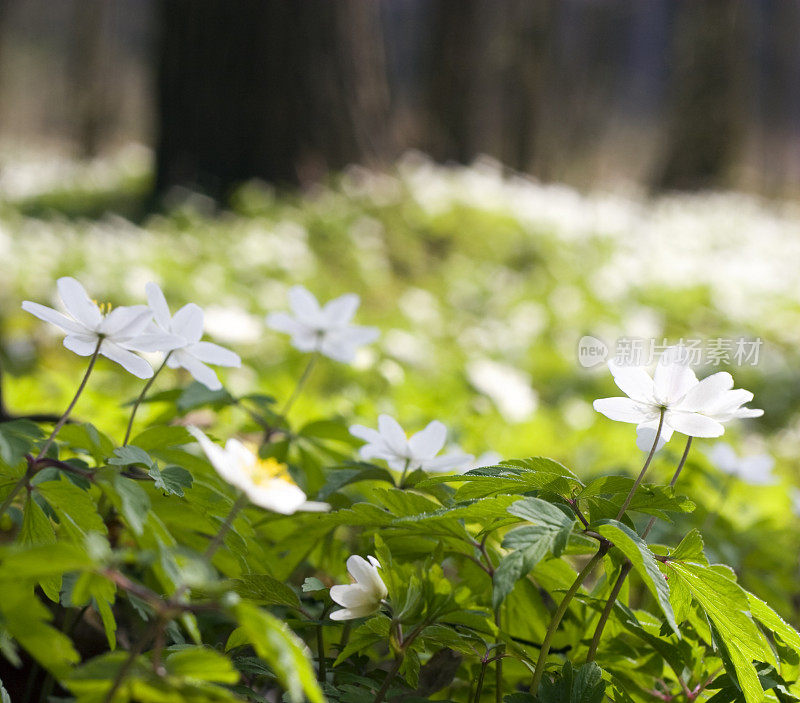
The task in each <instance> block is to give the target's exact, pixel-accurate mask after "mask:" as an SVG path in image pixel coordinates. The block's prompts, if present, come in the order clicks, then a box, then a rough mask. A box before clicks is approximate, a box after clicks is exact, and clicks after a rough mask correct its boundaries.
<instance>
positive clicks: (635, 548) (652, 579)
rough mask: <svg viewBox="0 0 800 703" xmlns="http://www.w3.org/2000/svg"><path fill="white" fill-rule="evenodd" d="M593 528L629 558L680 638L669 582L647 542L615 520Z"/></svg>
mask: <svg viewBox="0 0 800 703" xmlns="http://www.w3.org/2000/svg"><path fill="white" fill-rule="evenodd" d="M595 529H596V530H597V531H598V532H599V533H600V534H601V535H603V537H605V538H606V539H608V540H610V541H611V542H613V543H614V546H615V547H616V548H617V549H619V550H620V551H621V552H622V553H623V554H624V555H625V556H626V557H627V558H628V559H629V560H630V562H631V564H633V568H634V569H636V572H637V573H638V574H639V576H640V577H641V578H642V580H643V581H644V583H645V585H646V586H647V589H648V590H649V591H650V593H652V594H653V597H654V598H655V599H656V601H657V602H658V605H659V606H660V607H661V611H662V612H663V613H664V616H665V617H666V618H667V622H668V623H669V626H670V627H671V628H672V631H673V632H674V633H675V634H676V635H677V636H678V638H679V639H680V636H681V634H680V631H679V630H678V624H677V623H676V622H675V614H674V612H673V610H672V605H671V604H670V600H669V584H668V583H667V581H666V579H665V578H664V574H662V573H661V570H660V569H659V568H658V561H657V560H656V558H655V555H654V554H653V553H652V552H651V551H650V549H649V548H648V546H647V543H646V542H645V541H644V540H643V539H642V538H641V537H639V535H637V534H636V533H635V532H634V531H633V530H631V529H630V528H629V527H627V526H625V525H623V524H622V523H621V522H617V521H616V520H609V521H607V522H602V523H600V524H598V525H596V526H595Z"/></svg>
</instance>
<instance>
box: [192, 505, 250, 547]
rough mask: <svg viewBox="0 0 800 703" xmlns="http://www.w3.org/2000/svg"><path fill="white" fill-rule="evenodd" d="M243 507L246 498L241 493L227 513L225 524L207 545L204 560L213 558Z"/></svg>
mask: <svg viewBox="0 0 800 703" xmlns="http://www.w3.org/2000/svg"><path fill="white" fill-rule="evenodd" d="M245 505H247V496H246V495H245V494H244V493H242V494H241V495H240V496H239V497H238V498H237V499H236V501H235V502H234V504H233V507H232V508H231V510H230V512H229V513H228V517H226V518H225V522H223V523H222V527H220V528H219V532H217V534H215V535H214V538H213V539H212V540H211V541H210V542H209V543H208V547H207V548H206V551H205V552H204V553H203V556H204V557H205V558H206V559H211V557H213V556H214V554H215V553H216V551H217V550H218V549H219V548H220V546H221V545H222V541H223V540H224V539H225V535H227V534H228V530H230V529H231V525H233V521H234V520H235V519H236V516H237V515H238V514H239V511H240V510H241V509H242V508H243V507H244V506H245Z"/></svg>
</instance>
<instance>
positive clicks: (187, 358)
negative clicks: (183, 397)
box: [177, 350, 222, 391]
mask: <svg viewBox="0 0 800 703" xmlns="http://www.w3.org/2000/svg"><path fill="white" fill-rule="evenodd" d="M177 358H178V362H179V363H180V365H181V366H182V367H183V368H185V369H186V370H187V371H188V372H189V373H190V374H191V375H192V378H194V380H195V381H199V382H200V383H202V384H203V385H204V386H205V387H206V388H208V390H210V391H219V390H222V383H220V380H219V378H218V377H217V374H216V373H215V372H214V369H212V368H211V367H210V366H206V365H205V364H204V363H203V362H202V361H200V359H197V358H195V357H193V356H192V355H191V354H188V353H186V352H185V351H184V350H180V351H179V352H178V357H177Z"/></svg>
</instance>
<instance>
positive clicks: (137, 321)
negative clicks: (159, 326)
mask: <svg viewBox="0 0 800 703" xmlns="http://www.w3.org/2000/svg"><path fill="white" fill-rule="evenodd" d="M152 319H153V311H152V310H151V309H150V308H148V307H147V306H146V305H129V306H123V307H119V308H114V309H113V310H112V311H111V312H110V313H108V315H106V316H105V318H104V319H103V321H102V322H101V323H100V325H99V326H98V328H97V331H98V332H102V333H103V334H105V335H107V336H108V337H116V338H118V340H122V339H130V338H132V337H135V336H136V335H138V334H141V333H142V332H144V330H145V329H146V327H147V325H148V324H150V321H151V320H152Z"/></svg>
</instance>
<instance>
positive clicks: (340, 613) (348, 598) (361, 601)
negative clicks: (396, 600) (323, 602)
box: [330, 554, 389, 620]
mask: <svg viewBox="0 0 800 703" xmlns="http://www.w3.org/2000/svg"><path fill="white" fill-rule="evenodd" d="M367 559H369V561H367ZM367 559H364V558H363V557H360V556H358V555H357V554H354V555H353V556H351V557H350V558H349V559H348V560H347V571H348V573H349V574H350V576H351V577H352V579H353V581H355V583H351V584H349V585H348V586H331V590H330V594H331V600H332V601H334V602H335V603H337V604H338V605H341V606H342V610H336V611H334V612H332V613H331V620H355V619H356V618H363V617H366V616H367V615H372V613H374V612H377V611H378V610H379V609H380V607H381V601H382V600H383V599H384V598H386V596H387V595H388V594H389V591H388V590H387V589H386V584H385V583H384V582H383V579H382V578H381V577H380V574H378V569H379V568H380V562H379V561H378V560H377V559H376V558H375V557H367Z"/></svg>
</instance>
